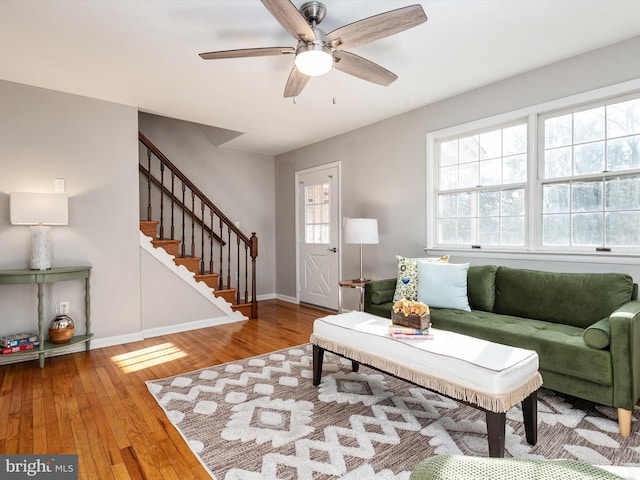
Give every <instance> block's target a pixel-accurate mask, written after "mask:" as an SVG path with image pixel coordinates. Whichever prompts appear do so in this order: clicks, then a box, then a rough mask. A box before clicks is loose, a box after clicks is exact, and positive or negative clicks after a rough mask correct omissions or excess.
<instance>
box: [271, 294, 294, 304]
mask: <svg viewBox="0 0 640 480" xmlns="http://www.w3.org/2000/svg"><path fill="white" fill-rule="evenodd" d="M276 298H277V299H278V300H282V301H283V302H289V303H295V304H296V305H297V304H298V299H297V298H295V297H289V296H287V295H280V294H277V295H276Z"/></svg>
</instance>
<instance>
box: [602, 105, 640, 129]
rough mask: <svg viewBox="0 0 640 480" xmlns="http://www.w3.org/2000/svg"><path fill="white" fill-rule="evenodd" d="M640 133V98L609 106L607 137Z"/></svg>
mask: <svg viewBox="0 0 640 480" xmlns="http://www.w3.org/2000/svg"><path fill="white" fill-rule="evenodd" d="M638 133H640V98H636V99H635V100H629V101H626V102H621V103H616V104H613V105H608V106H607V137H608V138H614V137H620V136H622V135H634V134H638Z"/></svg>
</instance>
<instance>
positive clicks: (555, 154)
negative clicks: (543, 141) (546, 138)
mask: <svg viewBox="0 0 640 480" xmlns="http://www.w3.org/2000/svg"><path fill="white" fill-rule="evenodd" d="M572 173H573V169H572V165H571V147H565V148H556V149H554V150H547V151H545V152H544V176H545V178H562V177H569V176H571V175H572Z"/></svg>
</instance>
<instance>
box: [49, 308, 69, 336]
mask: <svg viewBox="0 0 640 480" xmlns="http://www.w3.org/2000/svg"><path fill="white" fill-rule="evenodd" d="M73 331H74V325H73V320H72V319H71V317H70V316H69V315H57V316H56V318H54V319H53V320H51V323H50V324H49V340H51V343H67V342H68V341H70V340H71V338H72V337H73Z"/></svg>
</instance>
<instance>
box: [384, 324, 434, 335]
mask: <svg viewBox="0 0 640 480" xmlns="http://www.w3.org/2000/svg"><path fill="white" fill-rule="evenodd" d="M389 333H402V334H405V335H429V329H428V328H425V329H423V330H420V329H418V328H411V327H403V326H401V325H395V324H391V325H389Z"/></svg>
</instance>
